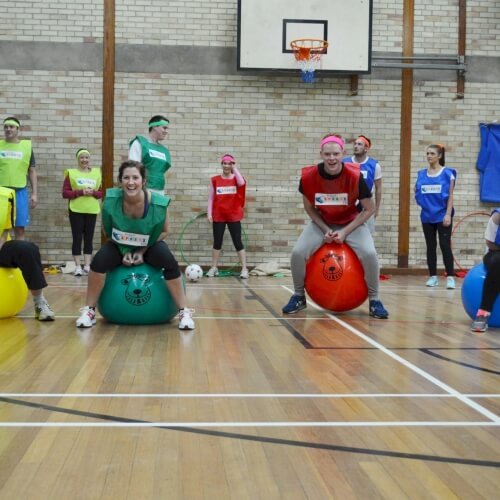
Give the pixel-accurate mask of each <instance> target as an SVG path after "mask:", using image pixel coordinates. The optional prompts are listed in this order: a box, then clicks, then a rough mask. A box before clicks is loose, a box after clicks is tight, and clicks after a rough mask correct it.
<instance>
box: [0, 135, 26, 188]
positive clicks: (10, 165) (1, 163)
mask: <svg viewBox="0 0 500 500" xmlns="http://www.w3.org/2000/svg"><path fill="white" fill-rule="evenodd" d="M31 151H32V149H31V141H29V140H22V141H19V142H7V141H6V140H4V139H0V186H8V187H12V188H24V187H26V175H27V174H28V169H29V166H30V158H31Z"/></svg>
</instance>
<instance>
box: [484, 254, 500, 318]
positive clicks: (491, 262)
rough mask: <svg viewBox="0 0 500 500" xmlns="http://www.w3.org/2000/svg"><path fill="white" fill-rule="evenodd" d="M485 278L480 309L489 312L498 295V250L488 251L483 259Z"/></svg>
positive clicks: (499, 286)
mask: <svg viewBox="0 0 500 500" xmlns="http://www.w3.org/2000/svg"><path fill="white" fill-rule="evenodd" d="M483 262H484V267H485V268H486V278H485V280H484V285H483V298H482V299H481V306H480V309H483V310H484V311H488V312H491V311H492V309H493V305H494V303H495V300H496V298H497V297H498V294H499V293H500V250H490V251H489V252H488V253H487V254H486V255H485V256H484V258H483Z"/></svg>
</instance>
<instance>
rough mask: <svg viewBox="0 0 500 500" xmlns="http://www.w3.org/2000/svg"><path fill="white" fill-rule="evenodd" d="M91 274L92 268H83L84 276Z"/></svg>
mask: <svg viewBox="0 0 500 500" xmlns="http://www.w3.org/2000/svg"><path fill="white" fill-rule="evenodd" d="M89 273H90V267H88V266H83V275H84V276H88V274H89Z"/></svg>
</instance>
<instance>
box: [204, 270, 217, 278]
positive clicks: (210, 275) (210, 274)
mask: <svg viewBox="0 0 500 500" xmlns="http://www.w3.org/2000/svg"><path fill="white" fill-rule="evenodd" d="M215 276H219V270H218V269H217V268H216V267H211V268H210V269H209V270H208V272H207V278H214V277H215Z"/></svg>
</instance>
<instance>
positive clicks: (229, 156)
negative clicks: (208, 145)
mask: <svg viewBox="0 0 500 500" xmlns="http://www.w3.org/2000/svg"><path fill="white" fill-rule="evenodd" d="M223 161H227V162H231V163H234V158H233V157H232V156H231V155H224V156H223V157H222V158H221V159H220V162H221V163H222V162H223Z"/></svg>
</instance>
